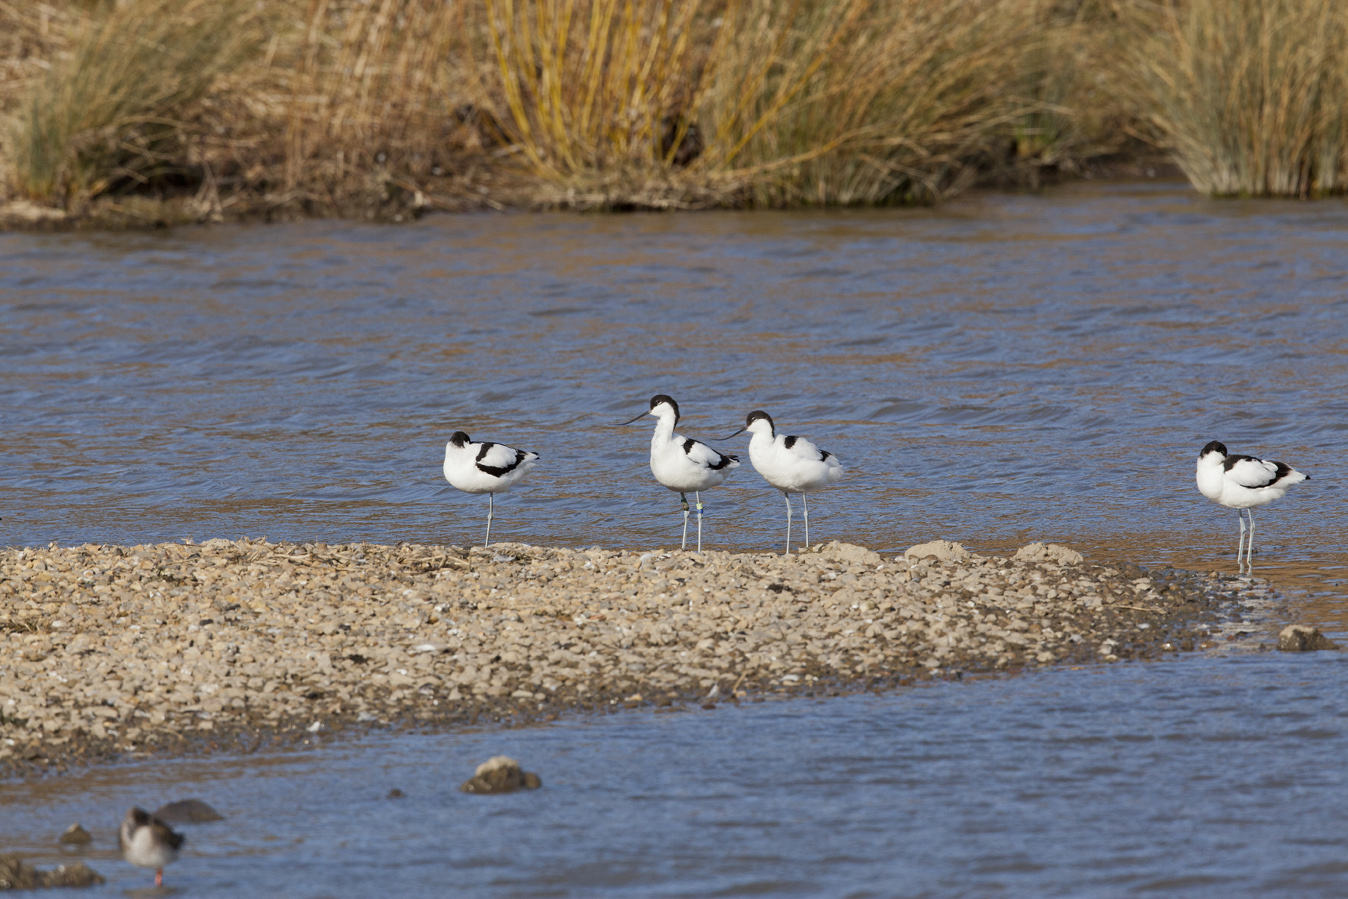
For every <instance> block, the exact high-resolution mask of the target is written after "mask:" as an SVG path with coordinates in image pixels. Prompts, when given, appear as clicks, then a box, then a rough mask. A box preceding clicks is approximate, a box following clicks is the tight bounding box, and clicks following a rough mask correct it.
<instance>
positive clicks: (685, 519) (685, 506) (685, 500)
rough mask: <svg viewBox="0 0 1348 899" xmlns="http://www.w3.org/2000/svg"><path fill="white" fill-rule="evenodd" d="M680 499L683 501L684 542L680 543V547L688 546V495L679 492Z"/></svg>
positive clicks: (685, 547)
mask: <svg viewBox="0 0 1348 899" xmlns="http://www.w3.org/2000/svg"><path fill="white" fill-rule="evenodd" d="M679 500H680V501H681V502H682V503H683V542H682V543H680V544H679V549H687V548H688V497H686V496H684V495H683V494H682V493H680V494H679Z"/></svg>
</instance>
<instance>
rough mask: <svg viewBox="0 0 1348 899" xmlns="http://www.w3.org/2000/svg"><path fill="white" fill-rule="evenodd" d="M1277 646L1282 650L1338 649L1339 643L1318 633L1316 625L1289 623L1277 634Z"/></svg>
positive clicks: (1312, 650) (1311, 650)
mask: <svg viewBox="0 0 1348 899" xmlns="http://www.w3.org/2000/svg"><path fill="white" fill-rule="evenodd" d="M1278 648H1279V649H1281V650H1282V651H1283V652H1317V651H1319V650H1324V649H1338V648H1339V645H1338V644H1337V643H1335V642H1334V641H1333V640H1331V639H1329V638H1328V637H1326V636H1325V635H1324V634H1322V633H1320V629H1319V628H1318V627H1311V626H1310V625H1308V624H1289V625H1287V627H1285V628H1283V629H1282V632H1281V633H1279V634H1278Z"/></svg>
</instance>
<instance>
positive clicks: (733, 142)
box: [485, 0, 1036, 205]
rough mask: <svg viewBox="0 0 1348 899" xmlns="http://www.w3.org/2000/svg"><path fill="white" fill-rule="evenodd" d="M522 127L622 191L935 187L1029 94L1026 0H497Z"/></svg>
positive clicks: (869, 192)
mask: <svg viewBox="0 0 1348 899" xmlns="http://www.w3.org/2000/svg"><path fill="white" fill-rule="evenodd" d="M485 2H486V5H487V11H488V21H489V25H490V30H491V37H492V44H493V50H494V55H495V58H496V62H497V65H498V73H499V78H500V82H501V84H502V86H503V93H504V97H505V103H506V107H507V109H508V112H509V119H508V120H509V123H510V126H511V136H512V138H513V140H514V141H515V143H516V145H517V146H518V147H519V148H520V149H521V151H522V153H523V154H524V156H525V157H526V159H527V161H528V163H529V165H530V166H531V167H532V168H533V169H534V171H535V172H536V173H537V174H538V175H539V176H540V177H541V178H544V179H548V180H550V181H553V182H555V183H557V184H559V185H566V186H568V187H569V188H570V189H571V190H573V191H574V190H579V191H582V192H585V191H591V192H594V191H596V190H597V191H599V192H600V193H601V194H603V193H605V192H607V194H608V197H609V199H610V200H611V201H613V202H619V203H621V202H624V201H628V202H630V201H632V200H634V199H636V198H642V197H644V198H645V203H646V204H651V203H654V202H655V201H656V200H655V198H656V197H658V196H661V195H662V194H664V195H665V196H666V198H667V200H668V201H669V202H670V203H671V204H677V202H678V199H679V196H680V195H681V194H683V195H686V196H687V197H688V198H689V199H690V200H695V199H696V197H697V196H698V195H699V192H701V191H707V190H711V191H714V192H715V193H717V194H719V195H720V196H722V197H734V198H735V201H736V202H747V203H753V204H764V205H783V204H788V205H789V204H795V203H821V204H833V203H843V204H848V203H877V202H885V201H890V200H894V199H912V198H921V199H927V198H934V197H937V196H939V195H940V194H941V193H942V192H943V191H944V190H945V189H947V188H949V187H951V186H953V185H954V184H956V183H958V182H959V181H960V174H961V173H962V172H964V171H966V170H967V164H968V163H969V162H970V161H972V160H974V159H976V158H977V157H978V156H979V155H980V154H983V153H985V152H986V151H987V149H988V145H989V142H990V140H991V138H992V136H993V134H994V132H995V131H996V129H997V128H998V127H999V126H1000V125H1003V124H1005V123H1006V122H1007V121H1009V120H1010V119H1011V118H1012V117H1013V116H1014V115H1015V113H1016V111H1017V110H1018V109H1020V108H1022V107H1025V106H1026V103H1025V102H1024V101H1023V100H1021V99H1020V98H1016V97H1013V96H1009V95H1008V94H1007V92H1006V85H1007V83H1008V82H1010V81H1011V80H1013V79H1014V77H1015V74H1016V65H1017V60H1018V57H1019V54H1020V49H1019V43H1020V42H1030V41H1033V40H1035V39H1036V36H1035V35H1034V34H1033V30H1034V24H1035V17H1034V14H1033V12H1034V5H1033V4H1027V3H1025V2H1023V0H968V2H964V3H958V4H948V3H933V2H930V0H724V2H719V3H709V2H701V0H654V2H649V3H645V4H640V3H630V2H628V3H623V4H619V3H618V2H617V0H485Z"/></svg>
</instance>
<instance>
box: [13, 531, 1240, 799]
mask: <svg viewBox="0 0 1348 899" xmlns="http://www.w3.org/2000/svg"><path fill="white" fill-rule="evenodd" d="M1064 550H1065V551H1064ZM1227 583H1228V582H1225V581H1222V580H1220V579H1218V578H1215V577H1209V576H1206V575H1202V576H1200V575H1190V574H1186V573H1181V572H1175V571H1170V570H1167V571H1164V572H1146V571H1143V570H1142V569H1140V568H1137V567H1135V566H1128V565H1102V564H1091V563H1087V562H1084V561H1079V555H1078V554H1076V553H1075V552H1074V551H1071V550H1066V548H1064V547H1059V548H1057V549H1054V548H1053V545H1049V546H1048V547H1047V548H1044V549H1033V550H1032V551H1030V552H1026V551H1024V550H1022V552H1021V553H1020V554H1018V555H1017V557H1015V558H1010V559H1007V558H1000V557H991V556H980V555H976V554H973V553H970V552H969V551H968V550H967V549H965V548H964V547H962V546H960V545H959V544H957V543H948V542H945V541H938V542H937V544H926V545H924V547H915V548H914V549H913V550H910V551H909V552H907V553H905V554H903V555H900V556H896V557H888V558H883V557H882V556H881V555H880V554H879V553H876V552H874V551H873V550H870V549H866V548H865V547H859V546H852V545H849V544H843V543H836V542H835V543H829V544H822V545H820V546H817V547H814V548H813V549H812V551H810V552H806V553H801V554H797V555H793V556H790V557H783V556H780V555H775V554H750V553H730V552H717V551H712V552H706V553H703V554H697V553H692V552H682V551H668V552H666V551H646V552H641V553H636V552H627V551H617V550H605V549H601V548H599V547H592V548H589V549H587V550H585V551H584V552H577V551H575V550H571V549H558V548H544V547H533V546H526V545H523V544H515V543H500V544H496V545H494V546H493V547H492V548H491V550H490V551H487V552H484V551H482V550H480V549H478V550H468V549H464V548H461V547H455V546H431V545H414V544H399V545H397V546H380V545H374V544H365V543H351V544H340V545H327V544H323V543H305V544H291V543H269V542H264V541H256V540H239V541H232V540H208V541H206V542H204V543H199V544H196V543H170V544H153V545H140V546H95V545H84V546H72V547H59V546H56V545H52V546H49V547H45V548H26V549H7V550H0V774H3V773H5V769H7V768H12V769H18V770H29V769H32V768H41V769H51V768H55V769H57V770H60V769H62V768H63V767H65V766H68V765H69V764H72V763H76V762H80V761H97V760H102V759H111V758H127V757H131V758H135V757H140V756H143V755H148V754H182V753H187V752H192V751H198V750H203V751H212V750H227V751H244V752H251V751H256V750H257V748H258V747H259V746H261V745H262V744H263V743H265V742H268V741H271V740H282V739H288V740H295V741H309V742H312V741H315V740H320V739H321V740H326V739H329V735H330V734H331V733H334V732H336V731H340V730H341V729H342V728H345V727H349V726H352V727H353V726H358V725H360V724H362V723H364V725H365V726H380V727H386V726H391V725H396V726H401V725H405V726H410V727H425V726H427V725H431V724H442V725H451V724H459V723H472V722H477V723H495V722H499V721H504V720H525V719H532V718H540V717H546V716H548V715H555V714H556V713H558V712H560V711H563V710H566V709H585V710H596V709H613V708H620V707H665V706H668V705H669V704H670V703H671V702H673V701H678V702H680V703H684V702H687V703H699V704H700V703H702V702H705V701H707V699H708V697H712V698H715V699H717V700H718V701H721V702H735V701H739V700H742V699H745V698H754V699H759V698H762V696H763V695H764V694H770V693H781V694H791V695H794V694H814V693H817V692H824V691H833V690H837V689H848V688H857V689H861V688H869V687H874V686H877V685H880V684H882V683H888V684H900V683H905V682H908V681H910V680H912V679H914V678H929V677H943V676H954V675H955V674H956V673H960V672H971V673H972V672H998V671H1008V670H1018V669H1021V668H1025V667H1036V666H1041V665H1052V664H1063V663H1079V662H1087V661H1095V660H1106V661H1109V660H1114V659H1119V658H1130V657H1138V656H1147V655H1154V654H1159V653H1160V652H1162V651H1163V649H1162V647H1164V646H1170V647H1176V646H1183V647H1185V648H1194V647H1201V646H1203V645H1204V641H1205V639H1206V638H1207V636H1208V635H1209V632H1210V629H1211V628H1212V627H1213V622H1215V621H1216V620H1217V615H1218V612H1219V609H1220V608H1221V606H1222V604H1223V603H1224V602H1226V601H1228V600H1229V599H1231V598H1232V594H1231V593H1230V592H1229V591H1228V589H1227V586H1226V584H1227ZM58 625H59V626H58ZM1143 625H1147V626H1146V627H1143Z"/></svg>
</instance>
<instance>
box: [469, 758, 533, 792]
mask: <svg viewBox="0 0 1348 899" xmlns="http://www.w3.org/2000/svg"><path fill="white" fill-rule="evenodd" d="M542 785H543V781H541V780H540V779H539V777H538V775H537V774H534V773H533V772H530V771H522V770H520V763H519V762H517V761H515V760H514V759H512V758H510V756H506V755H496V756H492V757H491V758H489V759H487V760H486V761H485V762H483V763H482V764H480V765H478V766H477V771H476V772H474V774H473V776H472V777H471V778H469V779H468V780H465V781H464V782H463V785H462V786H460V787H459V789H460V790H462V791H463V792H465V793H482V794H494V793H513V792H515V791H516V790H519V789H525V790H536V789H538V788H539V787H541V786H542Z"/></svg>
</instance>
